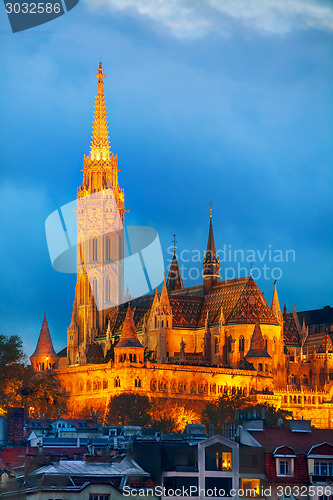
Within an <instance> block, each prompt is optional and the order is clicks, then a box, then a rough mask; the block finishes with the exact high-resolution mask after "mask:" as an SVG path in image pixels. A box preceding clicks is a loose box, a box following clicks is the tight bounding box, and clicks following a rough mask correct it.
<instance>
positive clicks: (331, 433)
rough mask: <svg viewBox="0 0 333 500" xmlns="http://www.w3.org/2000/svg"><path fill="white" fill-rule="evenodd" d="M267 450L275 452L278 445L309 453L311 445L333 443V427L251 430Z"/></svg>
mask: <svg viewBox="0 0 333 500" xmlns="http://www.w3.org/2000/svg"><path fill="white" fill-rule="evenodd" d="M249 432H250V433H251V435H252V436H253V437H254V438H255V439H256V440H257V441H258V442H259V443H260V444H261V445H262V446H263V448H264V449H265V450H266V452H270V453H273V452H274V450H275V449H276V448H277V447H278V446H288V447H291V448H293V449H294V450H295V452H296V454H298V453H304V454H306V453H308V451H309V450H310V448H311V446H313V445H317V444H319V443H325V442H328V443H330V444H333V429H312V431H311V432H292V431H291V430H289V429H277V428H273V427H272V428H270V427H264V430H263V431H249Z"/></svg>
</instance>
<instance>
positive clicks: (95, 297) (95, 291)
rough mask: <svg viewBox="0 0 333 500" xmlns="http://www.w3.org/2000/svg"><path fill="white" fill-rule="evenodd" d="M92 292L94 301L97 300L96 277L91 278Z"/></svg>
mask: <svg viewBox="0 0 333 500" xmlns="http://www.w3.org/2000/svg"><path fill="white" fill-rule="evenodd" d="M92 293H93V296H94V299H95V301H96V302H97V279H96V278H93V281H92Z"/></svg>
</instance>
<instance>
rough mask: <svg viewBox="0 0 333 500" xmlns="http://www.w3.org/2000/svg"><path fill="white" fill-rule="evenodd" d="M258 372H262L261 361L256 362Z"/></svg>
mask: <svg viewBox="0 0 333 500" xmlns="http://www.w3.org/2000/svg"><path fill="white" fill-rule="evenodd" d="M258 372H262V363H258Z"/></svg>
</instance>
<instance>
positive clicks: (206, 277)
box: [203, 202, 220, 295]
mask: <svg viewBox="0 0 333 500" xmlns="http://www.w3.org/2000/svg"><path fill="white" fill-rule="evenodd" d="M219 267H220V262H219V258H218V255H217V254H216V249H215V241H214V233H213V222H212V202H210V214H209V231H208V242H207V250H206V254H205V257H204V260H203V285H204V294H205V295H206V294H207V293H208V292H209V290H210V289H211V288H212V287H213V286H214V285H216V284H217V283H218V281H219Z"/></svg>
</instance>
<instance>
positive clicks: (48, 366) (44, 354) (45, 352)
mask: <svg viewBox="0 0 333 500" xmlns="http://www.w3.org/2000/svg"><path fill="white" fill-rule="evenodd" d="M58 360H59V357H58V355H57V354H56V352H55V350H54V348H53V343H52V339H51V335H50V330H49V327H48V324H47V319H46V314H45V313H44V318H43V323H42V328H41V330H40V334H39V338H38V342H37V347H36V349H35V351H34V353H33V354H32V355H31V356H30V362H31V366H32V367H33V369H34V371H36V372H37V371H38V372H39V371H45V370H52V368H56V365H57V363H58Z"/></svg>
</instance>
